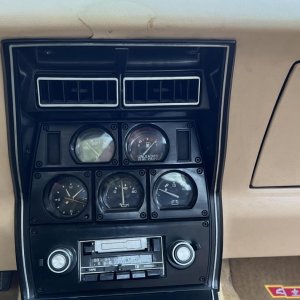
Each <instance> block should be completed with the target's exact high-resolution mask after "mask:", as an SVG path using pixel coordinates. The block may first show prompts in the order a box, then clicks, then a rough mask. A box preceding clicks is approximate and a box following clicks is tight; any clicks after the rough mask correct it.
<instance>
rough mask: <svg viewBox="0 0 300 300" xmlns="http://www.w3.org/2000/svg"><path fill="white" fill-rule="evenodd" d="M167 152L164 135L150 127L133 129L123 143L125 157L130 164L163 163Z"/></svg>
mask: <svg viewBox="0 0 300 300" xmlns="http://www.w3.org/2000/svg"><path fill="white" fill-rule="evenodd" d="M168 150H169V143H168V141H167V137H166V136H165V134H164V133H163V132H162V131H161V130H159V129H158V128H156V127H153V126H150V125H143V126H139V127H137V128H136V129H133V130H132V131H131V132H130V133H129V134H128V136H127V138H126V141H125V151H126V154H127V157H128V158H129V160H130V161H132V162H143V161H153V162H155V161H163V160H164V159H165V158H166V156H167V154H168Z"/></svg>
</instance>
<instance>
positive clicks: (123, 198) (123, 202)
mask: <svg viewBox="0 0 300 300" xmlns="http://www.w3.org/2000/svg"><path fill="white" fill-rule="evenodd" d="M121 185H122V204H123V205H124V204H125V197H124V188H123V181H122V180H121Z"/></svg>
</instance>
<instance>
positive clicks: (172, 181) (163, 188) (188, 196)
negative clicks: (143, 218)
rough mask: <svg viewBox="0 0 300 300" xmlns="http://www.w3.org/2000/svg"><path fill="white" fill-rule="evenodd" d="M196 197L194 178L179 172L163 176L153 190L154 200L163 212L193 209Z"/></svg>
mask: <svg viewBox="0 0 300 300" xmlns="http://www.w3.org/2000/svg"><path fill="white" fill-rule="evenodd" d="M196 195H197V190H196V186H195V183H194V181H193V180H192V178H190V176H188V175H187V174H184V173H182V172H179V171H171V172H167V173H165V174H163V175H161V176H160V177H159V178H158V179H157V180H156V182H155V184H154V188H153V199H154V201H155V203H156V205H157V206H158V208H159V209H161V210H167V209H188V208H192V207H193V206H194V204H195V200H196Z"/></svg>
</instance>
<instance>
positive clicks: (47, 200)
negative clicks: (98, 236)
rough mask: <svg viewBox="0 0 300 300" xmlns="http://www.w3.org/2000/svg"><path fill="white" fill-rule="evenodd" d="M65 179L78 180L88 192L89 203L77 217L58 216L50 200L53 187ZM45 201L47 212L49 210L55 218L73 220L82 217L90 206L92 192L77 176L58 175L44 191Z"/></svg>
mask: <svg viewBox="0 0 300 300" xmlns="http://www.w3.org/2000/svg"><path fill="white" fill-rule="evenodd" d="M64 178H74V179H75V180H78V181H79V182H80V183H81V185H82V186H83V187H84V188H85V190H86V192H87V202H86V204H85V206H84V208H83V210H81V211H80V212H79V213H78V214H76V215H72V216H70V215H61V214H58V213H57V214H56V213H55V207H54V205H53V202H52V201H51V200H50V192H51V190H52V187H53V185H54V184H55V182H58V181H59V180H61V179H64ZM43 201H44V207H45V208H46V210H47V211H48V212H49V213H50V214H51V215H52V216H53V217H55V218H57V219H73V218H75V217H78V216H80V215H81V214H82V213H83V212H84V210H85V208H86V206H87V205H88V203H89V201H90V192H89V191H88V189H87V187H86V185H85V184H84V182H83V181H82V180H80V179H79V178H78V177H76V176H74V175H58V176H56V177H54V178H52V179H51V180H50V181H49V182H48V184H47V185H46V187H45V189H44V196H43Z"/></svg>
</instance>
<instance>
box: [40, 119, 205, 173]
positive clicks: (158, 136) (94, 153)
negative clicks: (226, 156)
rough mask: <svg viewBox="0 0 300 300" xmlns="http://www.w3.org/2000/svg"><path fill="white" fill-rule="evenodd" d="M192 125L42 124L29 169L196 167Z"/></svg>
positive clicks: (197, 152) (197, 151)
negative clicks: (33, 163)
mask: <svg viewBox="0 0 300 300" xmlns="http://www.w3.org/2000/svg"><path fill="white" fill-rule="evenodd" d="M201 162H202V158H201V154H200V148H199V141H198V138H197V135H196V130H195V126H194V124H193V122H189V121H183V122H146V123H143V122H134V123H126V122H112V123H106V122H91V123H88V122H86V123H72V122H68V123H45V124H42V125H41V127H40V131H39V139H38V145H37V153H36V156H35V167H36V168H37V169H39V168H53V169H54V168H57V167H63V168H85V169H86V168H90V167H99V166H101V167H105V166H138V165H161V164H172V165H174V164H176V165H178V164H200V163H201Z"/></svg>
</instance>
